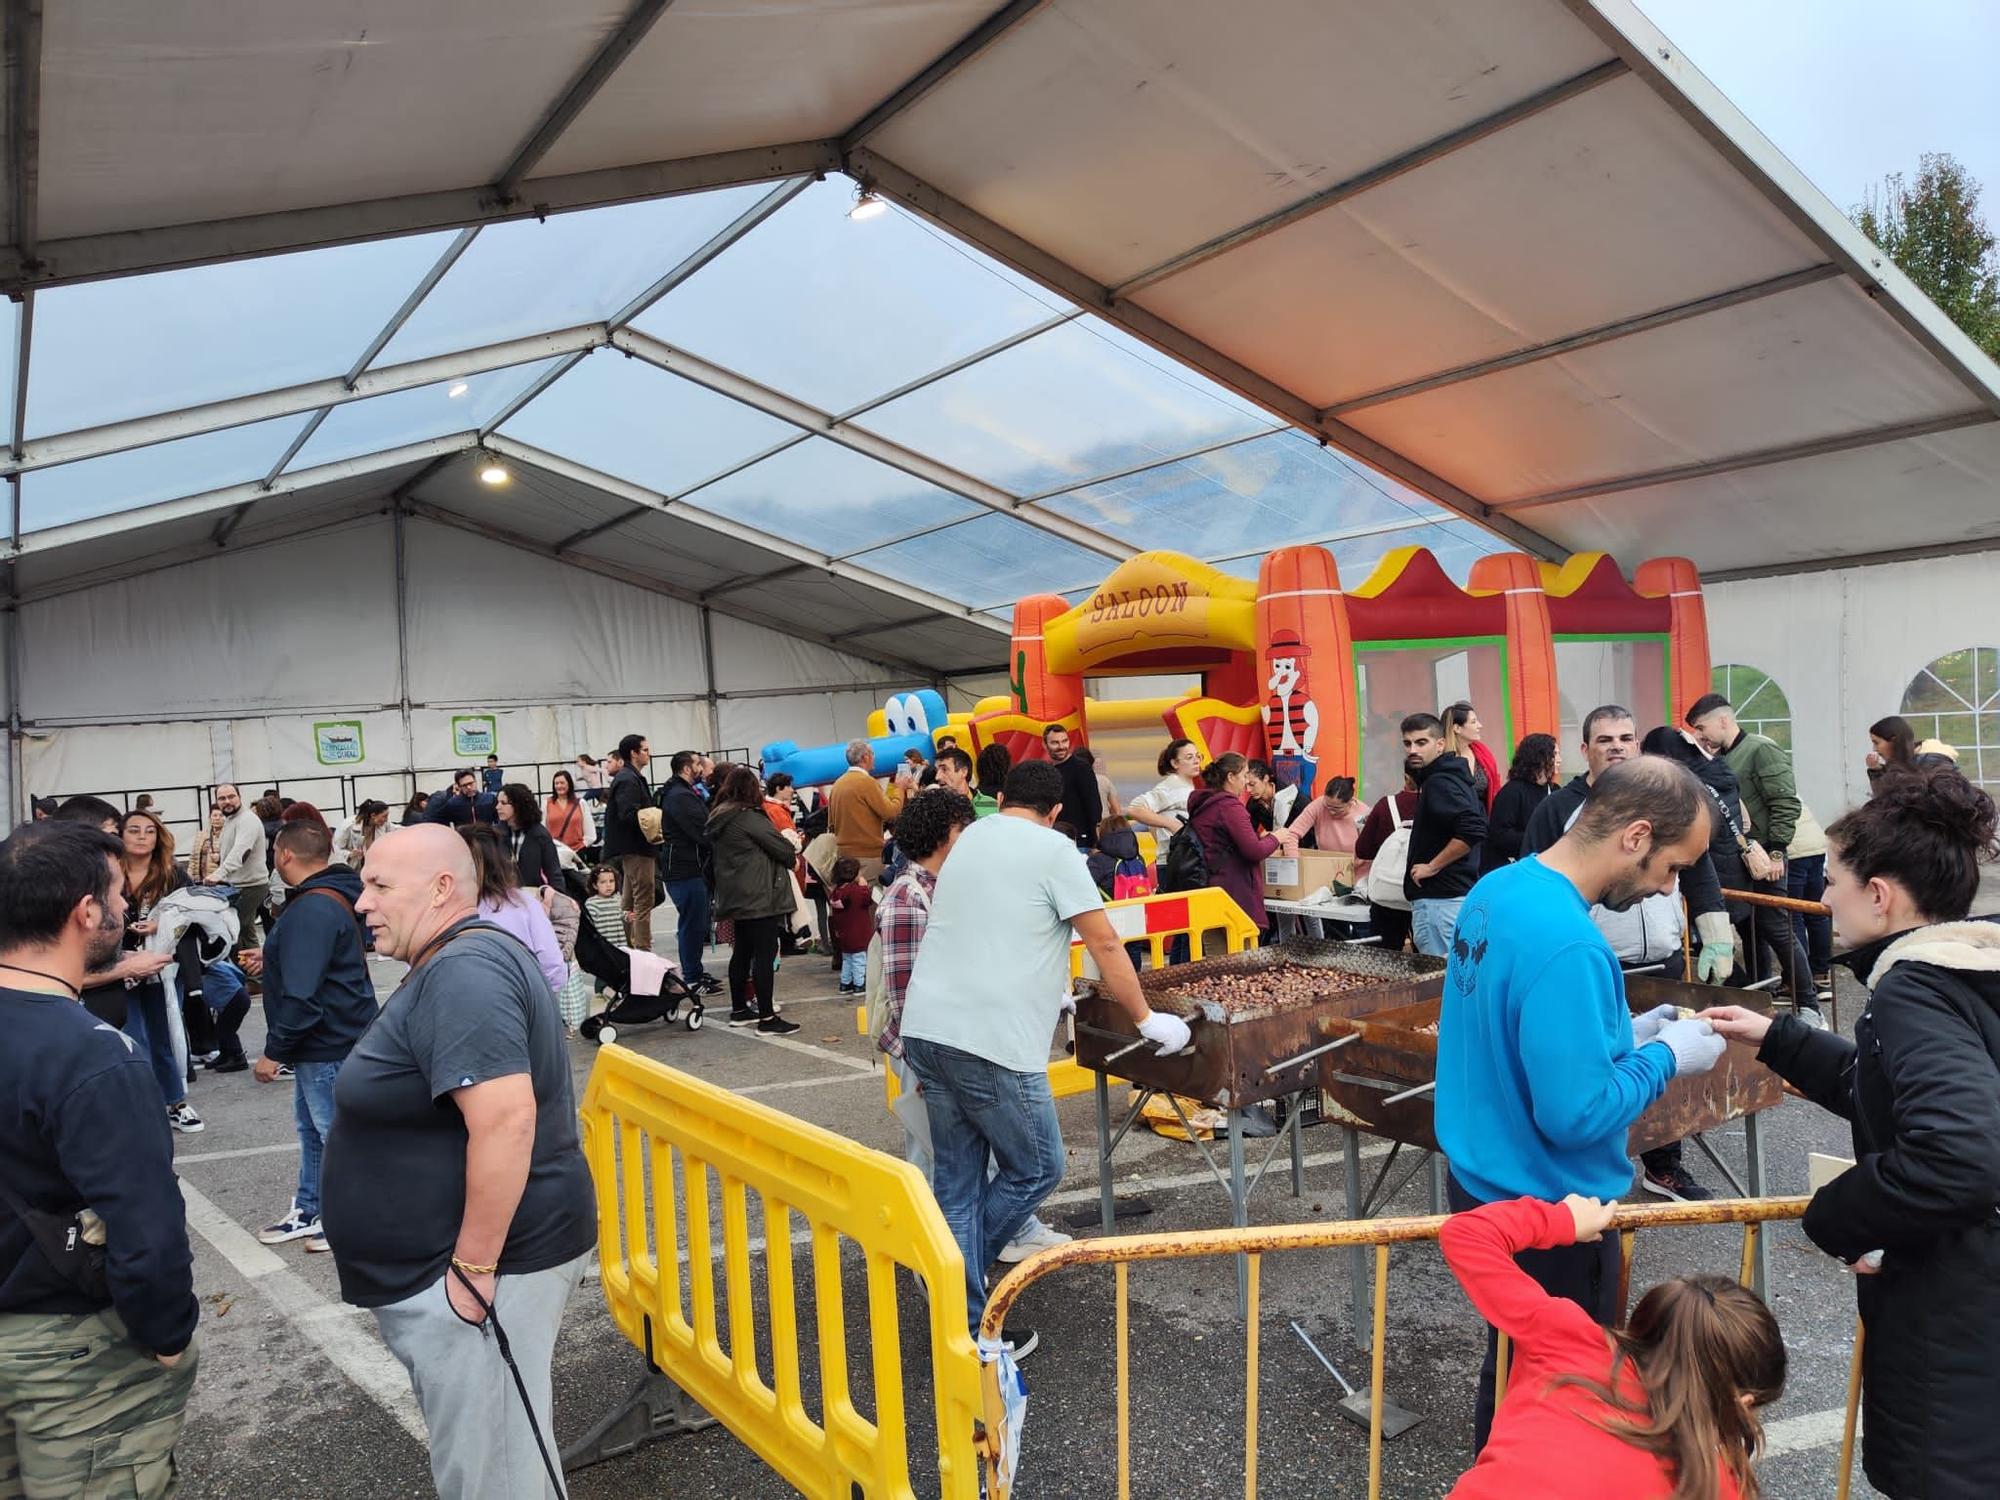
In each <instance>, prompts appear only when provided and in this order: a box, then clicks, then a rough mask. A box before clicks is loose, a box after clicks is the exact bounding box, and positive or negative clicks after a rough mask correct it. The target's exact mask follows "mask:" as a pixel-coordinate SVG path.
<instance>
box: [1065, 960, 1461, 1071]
mask: <svg viewBox="0 0 2000 1500" xmlns="http://www.w3.org/2000/svg"><path fill="white" fill-rule="evenodd" d="M1284 964H1291V965H1296V966H1299V967H1302V968H1312V969H1326V970H1329V971H1332V972H1335V973H1339V974H1342V975H1360V976H1363V977H1365V978H1367V979H1369V980H1371V981H1373V982H1372V983H1370V984H1368V985H1366V986H1364V987H1361V988H1358V989H1344V990H1338V991H1333V992H1330V993H1327V994H1323V995H1317V996H1303V997H1299V998H1296V999H1287V1000H1284V1001H1279V1002H1266V1003H1258V1002H1256V1001H1251V1002H1249V1003H1245V1002H1244V1001H1242V1000H1240V999H1233V998H1226V997H1223V996H1220V995H1204V994H1203V993H1202V991H1203V987H1204V984H1205V983H1206V982H1208V981H1212V980H1215V979H1219V978H1223V977H1227V976H1233V975H1240V974H1252V975H1254V974H1257V973H1260V972H1264V971H1268V970H1270V969H1273V968H1276V967H1278V966H1280V965H1284ZM1443 983H1444V962H1443V960H1441V959H1435V958H1424V957H1421V956H1418V955H1414V954H1399V953H1384V952H1382V951H1381V950H1380V949H1377V948H1372V947H1369V946H1367V945H1354V944H1345V943H1337V942H1322V941H1319V940H1317V939H1313V938H1292V939H1289V940H1287V941H1285V942H1282V943H1277V944H1274V945H1272V946H1271V947H1268V948H1255V949H1251V950H1250V951H1248V952H1245V953H1232V954H1228V955H1226V956H1224V957H1221V958H1212V959H1203V960H1201V961H1200V962H1197V963H1190V964H1176V965H1174V966H1172V967H1170V968H1164V969H1148V970H1144V971H1142V972H1141V973H1140V975H1139V987H1140V989H1142V990H1143V991H1144V992H1145V994H1146V998H1147V1001H1148V1003H1149V1004H1152V1005H1154V1006H1156V1007H1157V1008H1158V1009H1160V1010H1163V1011H1167V1012H1170V1013H1172V1014H1175V1015H1179V1016H1181V1017H1183V1018H1184V1019H1185V1020H1187V1022H1188V1024H1189V1026H1190V1027H1191V1028H1192V1029H1193V1032H1194V1042H1195V1050H1194V1051H1193V1052H1192V1053H1189V1054H1184V1055H1182V1056H1179V1057H1168V1058H1163V1057H1160V1056H1159V1055H1158V1054H1157V1053H1155V1052H1153V1051H1152V1050H1151V1048H1150V1047H1143V1046H1142V1047H1139V1048H1136V1049H1134V1050H1131V1051H1125V1050H1124V1049H1125V1048H1127V1047H1129V1046H1130V1045H1131V1043H1132V1042H1134V1041H1135V1040H1137V1033H1136V1032H1135V1031H1134V1029H1133V1026H1132V1023H1131V1021H1130V1020H1128V1019H1127V1018H1126V1016H1125V1013H1124V1012H1123V1011H1122V1010H1120V1009H1119V1008H1118V1007H1117V1006H1116V1005H1115V1004H1114V1003H1112V1001H1111V1000H1110V999H1109V998H1108V997H1107V996H1106V994H1105V992H1104V989H1103V985H1102V983H1101V982H1100V981H1092V982H1090V983H1088V984H1087V985H1086V986H1085V989H1084V992H1083V994H1082V997H1081V998H1080V999H1079V1000H1078V1002H1077V1026H1076V1058H1077V1061H1078V1062H1079V1063H1081V1064H1082V1065H1083V1066H1084V1067H1086V1068H1094V1069H1098V1070H1100V1071H1104V1072H1109V1073H1112V1074H1115V1075H1116V1076H1118V1077H1120V1078H1126V1079H1130V1080H1131V1081H1132V1082H1133V1083H1136V1084H1140V1085H1142V1086H1145V1087H1151V1088H1160V1089H1167V1090H1170V1091H1171V1092H1173V1093H1176V1094H1182V1095H1186V1096H1187V1097H1189V1098H1194V1099H1199V1100H1201V1101H1202V1102H1203V1103H1205V1104H1212V1105H1215V1106H1217V1107H1219V1108H1223V1109H1240V1108H1242V1107H1243V1106H1244V1105H1247V1104H1256V1103H1261V1102H1264V1101H1266V1100H1270V1099H1277V1098H1281V1097H1283V1096H1285V1095H1287V1094H1294V1093H1297V1092H1298V1091H1299V1090H1301V1089H1304V1088H1310V1087H1314V1086H1316V1084H1317V1081H1318V1075H1317V1071H1316V1068H1315V1063H1316V1062H1317V1060H1318V1059H1319V1058H1321V1057H1322V1056H1324V1055H1325V1051H1326V1049H1327V1048H1329V1047H1330V1046H1331V1045H1332V1044H1333V1043H1334V1042H1336V1041H1338V1040H1339V1039H1340V1038H1341V1037H1342V1036H1344V1035H1346V1034H1347V1033H1348V1030H1349V1028H1347V1027H1344V1026H1341V1025H1340V1024H1339V1023H1340V1022H1341V1021H1343V1020H1344V1019H1346V1018H1349V1017H1354V1016H1360V1015H1365V1014H1367V1013H1369V1012H1371V1011H1375V1010H1379V1009H1382V1008H1385V1007H1391V1006H1402V1005H1411V1004H1415V1003H1417V1002H1420V1001H1423V1000H1435V999H1436V998H1437V997H1438V995H1439V994H1440V992H1441V990H1442V987H1443Z"/></svg>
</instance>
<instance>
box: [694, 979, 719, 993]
mask: <svg viewBox="0 0 2000 1500" xmlns="http://www.w3.org/2000/svg"><path fill="white" fill-rule="evenodd" d="M692 982H693V984H694V987H695V988H696V989H697V990H699V991H701V993H702V994H704V995H719V994H721V993H722V981H721V980H720V979H717V978H716V977H715V976H714V975H713V974H704V975H702V976H701V978H699V979H697V980H694V981H692Z"/></svg>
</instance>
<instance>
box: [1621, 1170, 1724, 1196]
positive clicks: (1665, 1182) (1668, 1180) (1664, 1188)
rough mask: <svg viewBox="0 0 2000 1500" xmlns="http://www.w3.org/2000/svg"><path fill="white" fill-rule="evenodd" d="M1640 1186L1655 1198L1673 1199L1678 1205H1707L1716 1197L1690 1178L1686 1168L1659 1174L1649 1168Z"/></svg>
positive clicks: (1640, 1181)
mask: <svg viewBox="0 0 2000 1500" xmlns="http://www.w3.org/2000/svg"><path fill="white" fill-rule="evenodd" d="M1639 1185H1640V1186H1641V1187H1643V1188H1644V1189H1645V1190H1646V1191H1647V1192H1649V1193H1651V1194H1652V1195H1653V1196H1654V1197H1655V1198H1671V1199H1673V1200H1674V1201H1675V1202H1676V1203H1706V1202H1707V1201H1708V1200H1709V1199H1711V1198H1713V1197H1714V1196H1715V1194H1713V1193H1711V1192H1710V1191H1709V1190H1708V1189H1707V1188H1705V1187H1703V1186H1702V1185H1701V1184H1700V1183H1698V1182H1696V1181H1695V1180H1694V1179H1693V1178H1692V1177H1690V1176H1688V1174H1687V1169H1686V1168H1685V1167H1667V1168H1665V1169H1664V1170H1662V1171H1658V1172H1655V1171H1654V1170H1653V1169H1652V1168H1650V1167H1648V1168H1647V1169H1646V1172H1645V1175H1644V1176H1643V1177H1641V1178H1640V1179H1639Z"/></svg>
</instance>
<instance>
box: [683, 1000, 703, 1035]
mask: <svg viewBox="0 0 2000 1500" xmlns="http://www.w3.org/2000/svg"><path fill="white" fill-rule="evenodd" d="M701 1009H702V1008H701V1006H700V1005H699V1004H696V1005H695V1006H694V1008H693V1009H691V1010H690V1011H689V1012H688V1013H687V1029H688V1030H689V1031H699V1030H701Z"/></svg>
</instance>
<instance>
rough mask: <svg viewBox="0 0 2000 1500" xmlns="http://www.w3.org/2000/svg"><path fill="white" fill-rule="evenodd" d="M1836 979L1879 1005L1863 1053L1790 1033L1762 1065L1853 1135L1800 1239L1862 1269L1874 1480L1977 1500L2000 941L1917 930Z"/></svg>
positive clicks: (1858, 1046)
mask: <svg viewBox="0 0 2000 1500" xmlns="http://www.w3.org/2000/svg"><path fill="white" fill-rule="evenodd" d="M1840 962H1842V963H1843V964H1846V965H1848V966H1849V967H1851V968H1853V969H1854V971H1855V972H1856V973H1857V974H1859V975H1861V976H1863V978H1864V980H1865V982H1866V983H1867V984H1868V985H1869V986H1870V988H1871V990H1872V991H1873V993H1872V994H1871V995H1870V997H1869V1001H1868V1007H1867V1009H1866V1010H1864V1011H1863V1012H1862V1013H1861V1017H1860V1019H1859V1020H1857V1021H1856V1022H1855V1023H1854V1040H1853V1041H1851V1042H1850V1041H1848V1040H1847V1039H1846V1038H1844V1037H1841V1036H1839V1035H1837V1034H1836V1033H1833V1032H1823V1031H1815V1030H1813V1029H1811V1028H1810V1027H1807V1026H1806V1025H1804V1024H1803V1023H1802V1022H1799V1021H1797V1020H1794V1019H1793V1018H1791V1017H1790V1016H1782V1017H1780V1018H1779V1019H1778V1020H1776V1021H1774V1022H1773V1023H1772V1025H1771V1030H1770V1034H1769V1035H1768V1036H1766V1037H1765V1039H1764V1045H1763V1048H1762V1049H1761V1050H1760V1051H1759V1053H1758V1054H1757V1055H1758V1057H1759V1058H1760V1059H1761V1060H1762V1061H1763V1062H1765V1063H1766V1064H1768V1065H1769V1066H1770V1067H1771V1068H1772V1069H1773V1070H1774V1071H1775V1072H1777V1073H1778V1074H1779V1075H1780V1076H1781V1077H1783V1078H1784V1079H1785V1080H1786V1081H1787V1082H1788V1083H1791V1084H1793V1085H1794V1086H1796V1087H1797V1088H1798V1089H1799V1090H1800V1091H1801V1092H1803V1093H1804V1094H1805V1095H1806V1097H1807V1098H1809V1099H1811V1100H1812V1101H1813V1102H1814V1103H1816V1104H1819V1105H1821V1106H1823V1107H1824V1108H1826V1109H1830V1110H1832V1111H1833V1112H1834V1113H1836V1114H1839V1115H1843V1116H1845V1117H1846V1118H1847V1119H1848V1120H1850V1121H1851V1122H1852V1123H1853V1129H1854V1158H1855V1165H1854V1167H1853V1168H1851V1169H1850V1170H1849V1171H1847V1172H1845V1173H1843V1174H1842V1175H1841V1176H1840V1177H1838V1178H1837V1179H1835V1180H1834V1181H1833V1182H1831V1183H1829V1184H1827V1186H1825V1187H1823V1188H1821V1189H1820V1191H1819V1192H1818V1193H1817V1194H1815V1195H1814V1197H1813V1200H1812V1205H1811V1207H1809V1208H1808V1209H1807V1210H1806V1217H1805V1225H1804V1228H1805V1232H1806V1234H1807V1235H1808V1236H1809V1237H1810V1238H1811V1239H1812V1241H1813V1243H1814V1244H1816V1245H1818V1246H1819V1247H1820V1248H1821V1249H1822V1250H1825V1251H1826V1252H1827V1253H1828V1254H1830V1255H1835V1256H1838V1257H1839V1258H1840V1259H1842V1260H1845V1261H1853V1260H1855V1259H1856V1258H1858V1257H1860V1256H1862V1255H1865V1254H1867V1253H1868V1252H1869V1251H1870V1250H1881V1251H1883V1252H1884V1255H1883V1259H1882V1269H1881V1271H1880V1273H1879V1274H1877V1275H1874V1276H1859V1277H1856V1278H1855V1291H1856V1294H1857V1296H1858V1297H1859V1299H1860V1303H1861V1316H1862V1318H1863V1319H1864V1320H1865V1321H1866V1322H1867V1325H1868V1338H1867V1342H1866V1344H1865V1345H1864V1346H1863V1350H1862V1387H1861V1398H1862V1404H1863V1417H1864V1422H1863V1425H1864V1427H1865V1432H1864V1435H1863V1437H1862V1450H1861V1451H1862V1466H1863V1468H1864V1469H1865V1470H1866V1471H1867V1474H1868V1478H1869V1481H1870V1482H1871V1483H1873V1484H1874V1485H1875V1487H1876V1488H1877V1489H1879V1490H1881V1491H1882V1492H1883V1493H1884V1494H1889V1495H1894V1496H1896V1497H1898V1500H1972V1497H1974V1496H1979V1497H1984V1496H1988V1495H1991V1494H1992V1493H1993V1491H1994V1487H1995V1483H1996V1481H1995V1475H1996V1474H2000V1423H1996V1422H1995V1421H1994V1413H1995V1412H2000V1359H1996V1358H1995V1355H1994V1351H1995V1350H1996V1349H2000V927H1996V926H1995V925H1993V924H1991V923H1987V922H1955V923H1948V924H1945V925H1942V926H1937V927H1920V928H1918V929H1916V930H1915V931H1914V932H1906V933H1901V934H1898V935H1897V936H1896V937H1894V938H1892V939H1887V940H1884V941H1883V942H1881V943H1877V944H1873V945H1871V946H1869V947H1867V948H1864V949H1862V950H1860V951H1858V952H1856V953H1853V954H1849V955H1847V956H1846V957H1845V958H1843V959H1841V960H1840Z"/></svg>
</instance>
